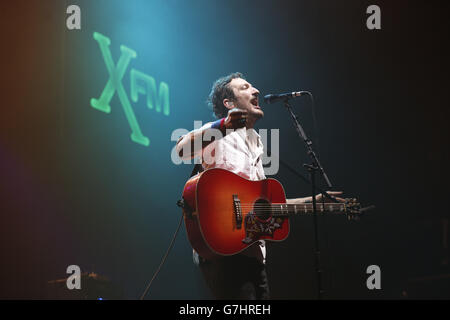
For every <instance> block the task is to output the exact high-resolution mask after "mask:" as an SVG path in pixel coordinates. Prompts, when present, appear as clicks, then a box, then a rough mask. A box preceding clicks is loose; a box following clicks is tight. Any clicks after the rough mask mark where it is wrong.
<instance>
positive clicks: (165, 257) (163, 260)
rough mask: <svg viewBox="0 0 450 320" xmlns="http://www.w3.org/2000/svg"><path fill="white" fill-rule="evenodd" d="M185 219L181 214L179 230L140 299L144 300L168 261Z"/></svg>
mask: <svg viewBox="0 0 450 320" xmlns="http://www.w3.org/2000/svg"><path fill="white" fill-rule="evenodd" d="M182 221H183V215H181V218H180V222H179V223H178V227H177V230H176V231H175V233H174V235H173V237H172V241H171V242H170V245H169V248H167V251H166V254H165V255H164V257H163V258H162V260H161V263H160V264H159V267H158V269H157V270H156V271H155V273H154V274H153V277H152V279H151V280H150V282H149V284H148V285H147V288H145V291H144V293H143V294H142V296H141V298H140V300H144V298H145V296H146V295H147V292H148V290H149V289H150V286H151V285H152V283H153V280H155V278H156V276H157V275H158V273H159V271H160V270H161V267H162V266H163V264H164V262H166V259H167V256H168V255H169V252H170V250H172V247H173V245H174V243H175V239H176V238H177V235H178V231H180V227H181V222H182Z"/></svg>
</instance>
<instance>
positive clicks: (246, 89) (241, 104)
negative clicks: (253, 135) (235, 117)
mask: <svg viewBox="0 0 450 320" xmlns="http://www.w3.org/2000/svg"><path fill="white" fill-rule="evenodd" d="M229 86H230V88H232V89H233V92H234V96H235V99H234V100H233V101H232V102H233V104H234V107H235V108H239V109H243V110H247V112H248V117H251V118H254V119H255V120H256V119H259V118H262V117H263V116H264V112H263V111H262V110H261V107H260V106H259V102H258V96H259V90H258V89H256V88H254V87H253V86H252V85H251V84H250V83H248V82H247V81H246V80H244V79H242V78H235V79H233V80H231V81H230V83H229Z"/></svg>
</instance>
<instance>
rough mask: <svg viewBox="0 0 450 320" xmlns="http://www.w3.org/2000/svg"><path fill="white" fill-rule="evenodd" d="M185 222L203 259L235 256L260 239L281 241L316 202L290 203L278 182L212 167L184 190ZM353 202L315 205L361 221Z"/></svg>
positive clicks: (353, 200)
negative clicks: (293, 221)
mask: <svg viewBox="0 0 450 320" xmlns="http://www.w3.org/2000/svg"><path fill="white" fill-rule="evenodd" d="M182 207H183V213H184V222H185V225H186V231H187V235H188V238H189V241H190V243H191V245H192V247H193V248H194V249H195V250H196V251H197V252H198V254H199V255H200V256H201V257H203V258H205V259H214V258H217V257H220V256H228V255H234V254H237V253H239V252H241V251H243V250H245V249H246V248H247V247H249V246H251V245H252V244H253V243H255V242H256V241H258V240H269V241H282V240H284V239H286V238H287V236H288V235H289V219H288V217H289V216H291V215H304V214H311V213H313V204H312V203H302V204H286V196H285V193H284V189H283V186H282V185H281V183H280V182H278V181H277V180H275V179H265V180H259V181H251V180H247V179H245V178H242V177H240V176H238V175H237V174H234V173H232V172H230V171H227V170H224V169H218V168H215V169H209V170H206V171H204V172H202V173H200V174H198V175H196V176H194V177H192V178H190V179H189V180H188V181H187V182H186V184H185V186H184V190H183V206H182ZM359 208H360V204H359V203H357V202H356V200H355V199H346V201H345V202H342V203H341V202H339V203H322V202H317V204H316V212H318V213H320V214H325V213H344V214H346V215H347V217H348V218H349V219H352V218H357V215H358V213H359Z"/></svg>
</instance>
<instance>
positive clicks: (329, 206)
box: [271, 202, 347, 216]
mask: <svg viewBox="0 0 450 320" xmlns="http://www.w3.org/2000/svg"><path fill="white" fill-rule="evenodd" d="M271 207H272V208H271V210H272V212H273V213H274V214H275V215H278V216H290V215H305V214H312V213H314V208H313V204H312V203H299V204H291V203H289V204H287V203H272V205H271ZM316 210H317V213H343V212H347V206H346V204H345V203H322V202H317V203H316Z"/></svg>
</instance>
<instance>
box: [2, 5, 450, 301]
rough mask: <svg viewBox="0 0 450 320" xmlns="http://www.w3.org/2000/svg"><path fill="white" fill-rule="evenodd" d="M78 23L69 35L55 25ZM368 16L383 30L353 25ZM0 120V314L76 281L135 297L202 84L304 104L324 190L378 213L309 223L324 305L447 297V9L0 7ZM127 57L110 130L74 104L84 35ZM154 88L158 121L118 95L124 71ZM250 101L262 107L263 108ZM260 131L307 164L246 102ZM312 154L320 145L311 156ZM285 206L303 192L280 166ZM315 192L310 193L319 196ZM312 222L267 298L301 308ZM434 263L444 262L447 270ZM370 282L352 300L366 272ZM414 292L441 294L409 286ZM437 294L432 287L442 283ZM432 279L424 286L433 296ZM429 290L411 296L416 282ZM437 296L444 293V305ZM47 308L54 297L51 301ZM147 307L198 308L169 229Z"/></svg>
mask: <svg viewBox="0 0 450 320" xmlns="http://www.w3.org/2000/svg"><path fill="white" fill-rule="evenodd" d="M70 4H77V5H79V6H80V8H81V30H68V29H67V28H66V18H67V17H68V15H67V14H66V8H67V6H68V5H70ZM371 4H377V5H379V6H380V8H381V23H382V24H381V26H382V29H381V30H368V29H367V28H366V19H367V17H368V14H366V8H367V7H368V5H371ZM0 6H1V9H0V12H1V32H2V37H1V39H2V50H1V51H2V53H1V55H2V58H1V61H2V62H3V63H2V69H3V77H2V80H1V83H2V85H1V88H2V90H1V91H2V112H1V116H0V181H1V183H0V197H1V201H0V210H1V224H0V234H1V241H0V246H1V251H0V254H1V270H0V298H2V299H17V298H21V299H23V298H27V299H29V298H32V299H41V298H49V297H50V298H52V297H55V292H54V291H52V290H51V289H49V285H48V283H47V282H48V281H50V280H54V279H61V278H64V277H67V274H66V268H67V266H69V265H72V264H76V265H79V266H80V267H81V270H82V271H83V272H95V273H98V274H100V275H103V276H105V277H108V278H109V279H110V280H111V283H112V284H113V285H114V286H115V288H116V290H118V292H120V297H123V298H125V299H137V298H139V296H140V295H141V294H142V292H143V290H144V288H145V285H146V283H147V282H148V280H149V279H150V278H151V276H152V275H153V272H154V271H155V270H156V268H157V267H158V265H159V263H160V260H161V258H162V256H163V254H164V252H165V250H166V248H167V246H168V245H169V242H170V240H171V238H172V235H173V233H174V231H175V229H176V226H177V223H178V221H179V219H180V210H179V209H178V208H177V207H176V205H175V203H176V201H177V200H178V199H179V197H180V193H181V191H182V188H183V185H184V182H185V181H186V179H187V177H188V175H189V173H190V171H191V169H192V166H191V165H175V164H173V163H172V161H171V157H170V155H171V150H172V148H173V146H174V141H171V134H172V132H173V130H175V129H177V128H186V129H188V130H191V129H192V128H193V121H194V120H202V121H203V122H207V121H211V120H212V119H213V118H212V111H211V110H209V109H208V108H207V106H206V104H205V100H206V97H207V95H208V94H209V90H210V88H211V85H212V82H213V81H214V80H215V79H217V78H218V77H220V76H222V75H225V74H228V73H231V72H235V71H240V72H242V73H244V74H245V76H246V78H247V79H248V80H249V82H251V83H252V84H253V85H254V86H255V87H257V88H258V89H259V90H260V91H261V94H262V95H264V94H268V93H277V92H287V91H295V90H309V91H311V92H312V93H313V94H314V97H315V99H316V112H317V119H318V126H319V134H318V136H315V135H314V131H313V127H312V116H311V106H310V103H309V100H308V99H307V98H299V99H298V100H295V102H294V103H293V105H294V107H295V109H296V112H297V113H298V115H299V117H300V119H301V122H302V124H303V125H304V127H305V129H306V131H307V134H308V135H309V136H310V137H311V138H312V139H313V140H314V142H315V146H316V147H318V146H319V144H320V148H319V151H320V158H321V160H322V164H323V166H324V167H325V169H326V170H327V172H328V174H329V177H330V179H331V181H332V182H333V183H334V184H335V190H344V191H345V195H346V196H349V197H357V198H358V199H359V200H360V201H361V202H362V203H363V204H364V205H370V204H374V205H376V207H377V209H376V210H375V211H373V212H372V213H370V214H368V215H367V216H365V217H364V218H363V219H362V220H361V221H359V222H348V221H346V219H345V217H343V216H331V217H327V218H326V219H321V220H320V222H321V223H320V232H321V233H320V235H321V238H320V244H321V248H322V255H323V261H322V265H323V269H324V272H325V274H324V277H325V281H324V289H325V290H326V294H325V297H326V298H328V299H403V298H407V297H410V298H417V297H438V298H439V297H441V298H443V297H447V298H448V297H449V293H448V288H449V287H450V286H449V285H448V283H449V279H448V274H450V270H449V268H448V265H446V264H445V263H442V262H443V259H444V258H445V255H448V250H447V252H446V251H445V250H444V245H443V243H442V242H443V240H442V239H443V238H442V237H443V225H444V224H443V223H444V222H443V221H445V219H444V218H446V217H448V212H449V209H448V207H447V199H448V195H447V189H448V183H447V181H448V179H449V170H448V167H447V164H448V161H449V152H448V126H447V121H448V114H449V113H448V106H449V103H448V91H449V90H448V84H449V82H448V75H449V69H448V57H449V52H448V49H447V46H446V45H447V44H448V39H449V37H448V29H449V28H448V22H447V21H448V6H447V5H445V2H444V1H420V2H412V1H235V0H232V1H222V2H218V1H206V0H205V1H199V0H193V1H174V0H171V1H137V0H133V1H118V0H115V1H112V0H108V1H106V0H104V1H100V0H97V1H56V0H55V1H49V0H47V1H14V2H6V1H3V2H2V4H1V5H0ZM94 32H99V33H101V34H103V35H105V36H107V37H108V38H109V39H110V40H111V44H110V47H109V48H110V50H111V53H112V57H113V61H114V63H117V61H118V59H119V56H120V46H121V45H124V46H126V47H128V48H131V49H133V50H134V51H136V53H137V56H136V58H134V59H132V60H131V62H130V64H129V66H128V68H127V70H126V72H125V74H124V77H123V81H122V83H123V85H124V88H125V92H126V93H127V95H128V97H129V99H130V101H131V106H132V108H133V110H134V113H135V115H136V120H137V122H138V124H139V126H140V129H141V131H142V133H143V135H145V136H147V137H148V138H149V139H150V144H149V145H148V146H144V145H142V144H138V143H136V142H133V141H132V140H131V138H130V134H131V128H130V125H129V124H128V121H127V119H126V117H125V113H124V109H123V108H122V105H121V102H120V101H119V98H118V95H117V92H116V93H115V94H114V96H113V98H112V100H111V103H110V105H111V112H110V113H109V114H108V113H104V112H101V111H99V110H96V109H94V108H93V107H91V105H90V100H91V99H92V98H96V99H98V98H99V96H100V94H101V92H102V90H103V88H104V86H105V84H106V82H107V81H108V78H109V76H108V72H107V69H106V67H105V62H104V59H103V57H102V54H101V51H100V47H99V44H98V42H97V41H96V40H94V38H93V33H94ZM131 69H135V70H138V71H141V72H143V73H145V74H147V75H149V76H151V77H153V78H154V79H155V81H156V84H157V86H159V84H160V82H161V81H163V82H165V83H167V84H168V86H169V101H170V112H169V114H168V115H166V114H164V113H162V112H156V110H155V109H148V108H147V106H146V104H145V96H143V95H140V96H139V100H138V101H137V102H134V101H132V100H131V97H130V70H131ZM261 100H262V99H261ZM263 107H264V112H265V117H264V119H263V120H262V121H260V122H259V123H258V128H267V129H271V128H279V129H280V157H281V159H282V160H283V161H285V162H287V163H289V164H290V165H291V166H293V167H297V168H298V170H299V171H300V172H301V173H304V174H306V172H305V171H304V169H303V168H302V167H301V164H302V163H304V162H305V161H307V160H308V159H307V156H306V153H305V149H304V146H303V144H302V143H301V142H300V141H299V140H298V138H297V135H296V132H295V130H294V128H293V126H292V123H291V120H290V118H289V115H288V114H287V112H286V110H284V108H283V107H282V106H281V105H274V106H273V107H272V106H266V105H264V104H263ZM319 142H320V143H319ZM273 177H274V178H276V179H278V180H279V181H281V182H282V183H283V185H284V187H285V190H286V193H287V196H288V197H299V196H306V195H308V194H309V187H308V186H307V185H305V184H304V183H303V182H302V181H300V180H298V179H297V178H296V177H294V176H293V175H292V174H291V173H290V172H289V170H287V169H286V168H285V167H283V166H280V170H279V172H278V174H276V175H275V176H273ZM322 185H323V184H322ZM312 230H313V224H312V218H311V217H300V218H293V219H292V221H291V234H290V236H289V238H288V239H287V240H286V241H284V242H281V243H275V244H269V247H268V263H267V265H268V272H269V279H270V285H271V289H272V297H273V298H274V299H314V298H315V297H316V291H315V290H316V283H315V274H314V264H313V261H314V260H313V258H314V251H313V249H314V243H313V232H312ZM444 262H445V261H444ZM372 264H375V265H379V266H380V268H381V275H382V276H381V286H382V289H381V290H373V291H371V290H368V289H367V287H366V279H367V277H368V275H367V274H366V268H367V267H368V266H369V265H372ZM425 276H427V277H428V276H435V277H438V278H437V279H438V280H432V279H428V280H429V281H419V280H420V279H417V278H423V277H425ZM446 277H447V278H446ZM439 279H440V280H439ZM425 280H426V279H425ZM441 287H444V289H446V288H447V289H446V290H443V289H442V288H441ZM57 297H60V296H57ZM147 298H148V299H210V298H211V297H210V296H209V294H208V292H207V289H206V286H205V283H204V281H203V279H202V278H201V276H200V273H199V271H198V270H197V268H196V267H195V266H194V265H193V263H192V257H191V249H190V245H189V243H188V241H187V238H186V233H185V229H184V227H183V228H182V230H181V232H180V234H179V236H178V238H177V240H176V243H175V246H174V248H173V250H172V252H171V253H170V255H169V257H168V259H167V262H166V264H165V266H164V267H163V269H162V271H161V273H160V274H159V276H158V277H157V278H156V280H155V282H154V284H153V286H152V288H151V290H150V292H149V294H148V296H147Z"/></svg>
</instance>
